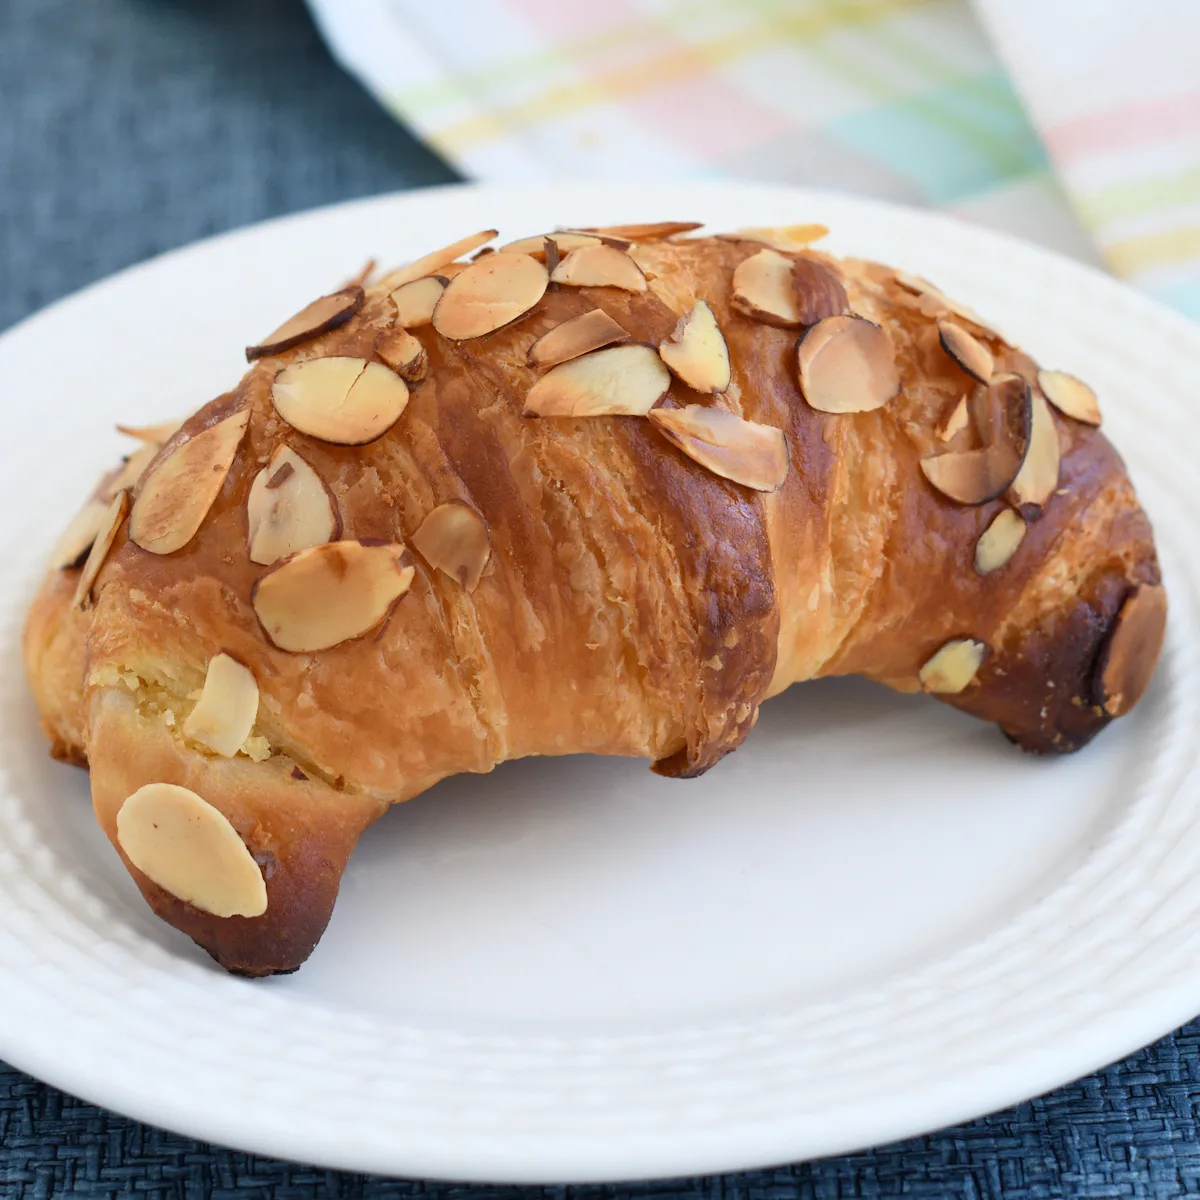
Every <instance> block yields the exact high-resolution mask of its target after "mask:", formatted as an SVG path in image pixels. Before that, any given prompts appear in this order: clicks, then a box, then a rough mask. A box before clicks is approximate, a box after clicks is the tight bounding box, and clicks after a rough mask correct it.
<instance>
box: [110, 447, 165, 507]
mask: <svg viewBox="0 0 1200 1200" xmlns="http://www.w3.org/2000/svg"><path fill="white" fill-rule="evenodd" d="M158 451H159V447H158V446H155V445H151V444H147V445H145V446H143V447H142V448H141V449H140V450H135V451H134V452H133V453H132V454H130V455H129V456H128V457H127V458H125V459H123V460H122V462H121V465H120V466H119V467H117V469H116V470H115V471H110V472H109V473H108V474H107V475H105V476H104V478H103V479H101V480H100V483H99V485H98V486H97V488H96V499H97V500H99V501H101V502H102V503H103V504H107V503H108V502H109V501H110V500H111V499H112V498H113V497H114V496H115V495H116V494H117V493H118V492H119V491H120V490H121V489H122V488H128V489H129V490H130V491H132V490H133V488H134V487H135V486H136V485H137V483H138V481H139V480H140V479H141V477H142V476H143V475H144V474H145V473H146V468H147V467H148V466H149V465H150V464H151V463H152V462H153V461H154V460H155V458H157V457H158Z"/></svg>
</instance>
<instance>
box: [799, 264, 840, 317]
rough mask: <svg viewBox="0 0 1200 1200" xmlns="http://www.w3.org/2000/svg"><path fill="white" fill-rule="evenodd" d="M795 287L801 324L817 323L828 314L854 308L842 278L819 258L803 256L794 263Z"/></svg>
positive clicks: (835, 314) (838, 314) (830, 315)
mask: <svg viewBox="0 0 1200 1200" xmlns="http://www.w3.org/2000/svg"><path fill="white" fill-rule="evenodd" d="M792 288H793V290H794V292H795V295H796V307H797V309H798V311H799V313H800V324H801V325H815V324H816V323H817V322H818V321H823V320H825V318H826V317H840V316H841V315H842V314H843V313H847V312H849V311H850V301H849V299H848V298H847V296H846V289H845V288H844V287H843V286H842V281H841V280H840V279H839V278H838V277H837V275H836V274H834V271H833V269H832V268H831V267H827V266H826V265H825V264H824V263H821V262H817V260H816V259H815V258H809V257H800V258H797V259H796V260H795V262H794V263H793V264H792Z"/></svg>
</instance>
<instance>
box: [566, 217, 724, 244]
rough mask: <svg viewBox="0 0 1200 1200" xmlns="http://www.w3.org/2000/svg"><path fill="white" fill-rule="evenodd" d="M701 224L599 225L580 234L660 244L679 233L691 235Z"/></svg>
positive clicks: (653, 222) (665, 222)
mask: <svg viewBox="0 0 1200 1200" xmlns="http://www.w3.org/2000/svg"><path fill="white" fill-rule="evenodd" d="M702 224H703V222H702V221H652V222H650V223H649V224H645V225H601V226H597V227H595V228H589V229H583V230H581V231H580V232H582V233H594V234H597V235H598V236H600V237H612V238H622V239H623V240H625V241H628V242H661V241H663V240H664V239H665V238H672V237H675V236H677V235H678V234H681V233H691V232H692V231H693V230H694V229H699V228H700V226H701V225H702Z"/></svg>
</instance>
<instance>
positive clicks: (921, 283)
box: [892, 271, 988, 329]
mask: <svg viewBox="0 0 1200 1200" xmlns="http://www.w3.org/2000/svg"><path fill="white" fill-rule="evenodd" d="M892 278H893V279H894V280H895V281H896V282H897V283H898V284H899V285H900V286H901V287H902V288H904V289H905V290H906V291H909V292H913V293H914V294H915V295H918V296H920V297H921V299H922V300H923V301H924V303H923V304H922V305H921V311H922V312H924V313H926V314H927V315H928V316H931V317H936V316H938V315H940V314H941V313H943V312H949V313H953V314H954V315H955V316H956V317H962V318H963V320H966V321H970V322H971V323H972V324H973V325H978V326H979V327H980V328H981V329H987V328H988V324H987V322H986V321H984V319H983V318H982V317H981V316H980V315H979V314H978V313H977V312H976V311H975V310H974V309H973V308H968V307H967V306H966V305H965V304H960V303H959V302H958V301H957V300H955V299H954V297H953V296H947V295H946V293H945V292H943V291H942V289H941V288H940V287H938V286H937V285H936V284H933V283H930V282H929V280H928V279H925V278H924V277H923V276H921V275H909V274H907V273H906V272H904V271H895V272H893V274H892Z"/></svg>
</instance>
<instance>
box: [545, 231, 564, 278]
mask: <svg viewBox="0 0 1200 1200" xmlns="http://www.w3.org/2000/svg"><path fill="white" fill-rule="evenodd" d="M542 248H543V250H544V251H545V255H544V257H543V261H544V262H545V264H546V272H547V273H548V274H549V276H550V278H551V280H553V279H554V272H555V271H557V270H558V264H559V263H560V262H562V255H561V254H560V253H559V250H558V243H557V242H556V241H555V240H554V239H553V238H549V237H548V238H546V239H545V242H544V245H543V247H542Z"/></svg>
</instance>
